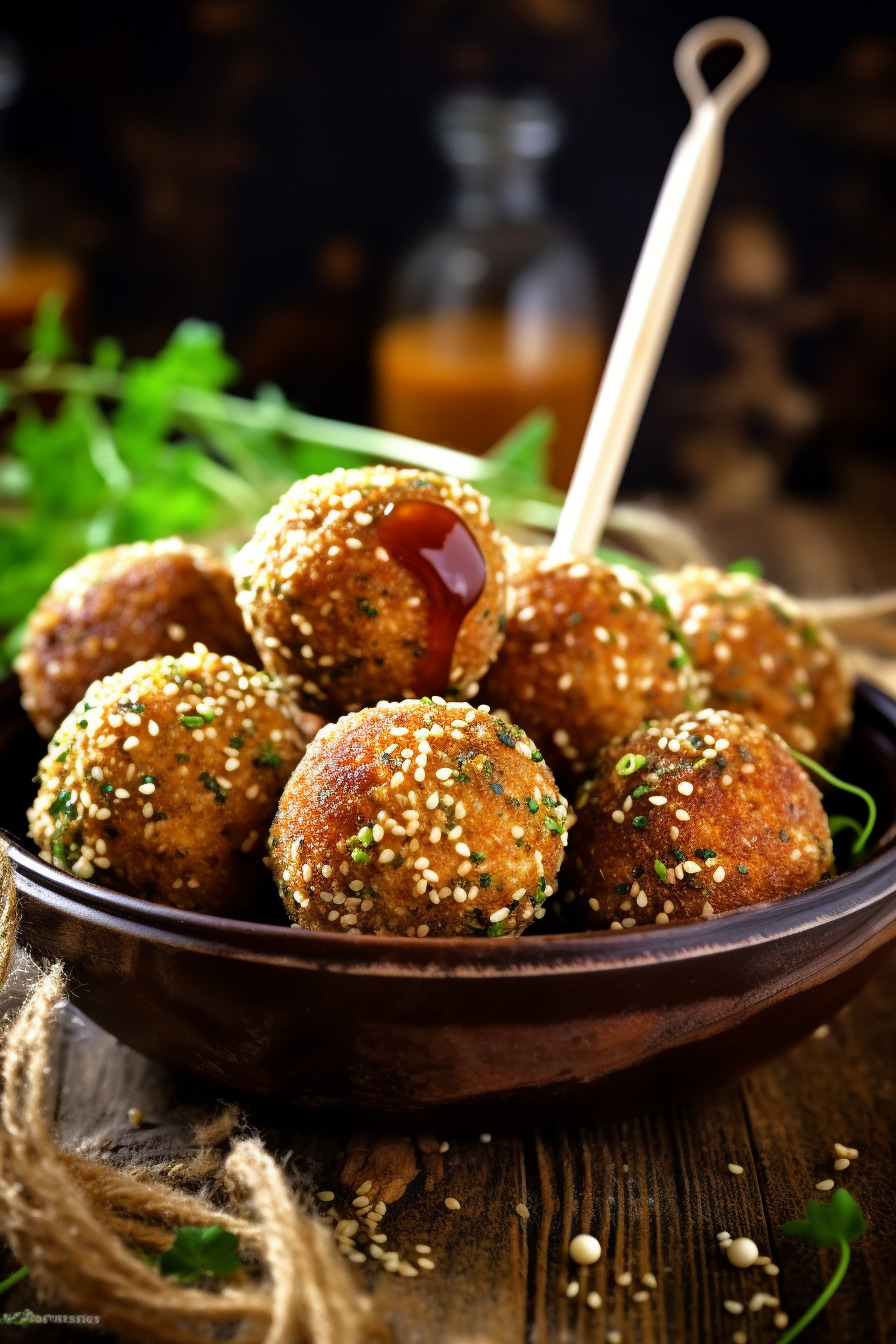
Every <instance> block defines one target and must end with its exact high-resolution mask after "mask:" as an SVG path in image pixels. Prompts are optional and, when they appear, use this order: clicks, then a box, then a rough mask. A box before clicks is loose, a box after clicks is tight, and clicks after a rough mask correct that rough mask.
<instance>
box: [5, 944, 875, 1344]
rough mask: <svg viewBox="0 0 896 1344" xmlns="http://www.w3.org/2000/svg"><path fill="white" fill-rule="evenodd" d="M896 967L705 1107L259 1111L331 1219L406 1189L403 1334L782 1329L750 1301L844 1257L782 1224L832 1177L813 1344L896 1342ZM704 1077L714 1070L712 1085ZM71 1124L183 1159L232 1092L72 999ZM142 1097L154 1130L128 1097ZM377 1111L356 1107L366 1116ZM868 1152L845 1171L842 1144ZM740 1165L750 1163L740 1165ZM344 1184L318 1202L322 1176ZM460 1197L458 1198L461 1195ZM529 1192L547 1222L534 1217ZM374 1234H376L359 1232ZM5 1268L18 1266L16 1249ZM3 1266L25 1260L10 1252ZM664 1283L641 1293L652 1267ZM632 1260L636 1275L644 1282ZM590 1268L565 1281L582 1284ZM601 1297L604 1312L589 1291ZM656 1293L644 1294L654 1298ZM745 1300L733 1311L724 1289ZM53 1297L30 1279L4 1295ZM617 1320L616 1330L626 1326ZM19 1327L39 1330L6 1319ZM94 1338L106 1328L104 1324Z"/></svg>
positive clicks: (816, 1275)
mask: <svg viewBox="0 0 896 1344" xmlns="http://www.w3.org/2000/svg"><path fill="white" fill-rule="evenodd" d="M894 970H896V963H894V960H893V958H892V957H891V958H890V959H889V960H888V961H887V962H886V963H885V964H884V966H883V967H882V968H881V969H880V970H879V971H878V972H877V973H876V975H875V977H874V979H873V980H872V981H871V982H870V983H869V985H868V986H867V988H865V989H864V990H863V991H862V992H861V994H860V995H859V996H858V997H857V998H856V999H855V1000H854V1001H853V1003H852V1004H850V1005H849V1006H848V1007H847V1008H846V1009H845V1010H844V1011H843V1012H842V1013H841V1014H840V1015H839V1016H838V1018H837V1019H836V1020H835V1021H834V1022H832V1023H831V1024H830V1025H829V1028H822V1029H821V1030H820V1031H819V1032H816V1033H815V1035H814V1036H813V1037H811V1038H809V1039H808V1040H806V1041H804V1042H803V1043H802V1044H801V1045H799V1046H797V1047H796V1048H794V1049H792V1050H790V1051H789V1052H788V1053H787V1054H784V1055H782V1056H781V1057H780V1058H779V1059H778V1060H776V1061H775V1062H773V1063H772V1064H770V1065H768V1066H766V1067H765V1068H763V1069H762V1070H760V1071H759V1072H757V1073H753V1074H751V1075H749V1076H748V1077H746V1078H744V1079H743V1080H742V1081H741V1082H740V1083H737V1084H734V1085H729V1086H726V1087H724V1088H718V1089H710V1090H708V1091H707V1092H706V1093H705V1094H703V1095H702V1096H699V1097H695V1098H694V1100H693V1101H692V1102H691V1103H690V1104H689V1105H687V1106H673V1107H669V1108H665V1109H664V1108H663V1107H662V1105H661V1103H662V1098H657V1103H658V1106H657V1110H656V1111H654V1112H652V1113H650V1114H647V1115H639V1116H632V1117H630V1118H628V1119H624V1120H615V1121H612V1122H607V1121H602V1120H600V1118H591V1119H588V1120H584V1121H583V1120H579V1119H577V1120H575V1121H570V1123H568V1124H566V1125H562V1126H559V1127H555V1128H535V1127H531V1126H529V1125H527V1124H526V1123H525V1121H524V1118H523V1117H521V1120H520V1124H519V1127H518V1128H517V1129H515V1130H513V1131H510V1132H508V1131H505V1132H498V1131H495V1132H493V1133H492V1134H491V1136H490V1141H488V1142H486V1141H484V1138H483V1136H480V1135H479V1134H478V1133H475V1132H442V1131H439V1132H437V1133H434V1134H426V1133H421V1132H418V1131H417V1130H413V1131H408V1132H406V1133H392V1134H382V1133H381V1134H377V1133H373V1132H370V1131H369V1130H368V1131H363V1130H361V1129H359V1128H357V1127H356V1126H355V1125H353V1124H346V1123H345V1122H344V1121H342V1122H334V1121H332V1120H331V1119H330V1118H326V1117H322V1116H319V1115H309V1114H307V1113H304V1114H302V1113H296V1112H288V1111H285V1110H283V1109H281V1108H278V1107H277V1106H276V1105H272V1104H271V1103H270V1102H266V1103H264V1104H258V1103H255V1104H251V1105H250V1108H249V1113H248V1118H249V1120H250V1122H251V1123H252V1124H253V1125H256V1126H258V1127H259V1129H260V1130H261V1132H262V1133H263V1135H264V1137H265V1138H266V1140H267V1142H268V1143H269V1145H270V1146H271V1147H272V1149H273V1150H274V1151H276V1152H277V1153H278V1154H279V1155H280V1157H281V1159H283V1161H284V1162H285V1165H286V1169H287V1170H288V1171H289V1173H290V1175H291V1176H292V1178H293V1179H294V1182H295V1186H296V1188H297V1190H298V1191H300V1192H302V1193H303V1195H305V1196H306V1197H307V1200H308V1202H309V1203H310V1204H311V1205H312V1206H314V1207H315V1208H316V1209H317V1211H318V1213H319V1214H320V1216H322V1217H325V1218H329V1219H331V1220H332V1221H333V1223H334V1224H335V1221H336V1219H337V1217H346V1218H347V1217H351V1214H352V1209H351V1201H352V1198H353V1197H354V1194H355V1191H356V1189H357V1187H358V1185H359V1184H360V1183H361V1182H362V1181H363V1180H364V1179H366V1178H373V1179H375V1180H377V1182H378V1183H385V1184H386V1185H387V1186H388V1187H389V1193H388V1196H387V1198H388V1210H387V1213H386V1215H385V1217H384V1218H383V1221H382V1225H381V1228H382V1231H383V1232H384V1233H385V1234H386V1235H387V1237H388V1242H387V1243H386V1248H387V1249H395V1250H398V1251H399V1252H400V1253H401V1254H402V1256H403V1257H405V1258H406V1259H407V1261H408V1262H409V1263H411V1264H414V1263H415V1262H416V1260H417V1259H418V1258H419V1253H418V1252H416V1251H415V1247H416V1246H417V1245H420V1244H423V1245H427V1246H430V1247H431V1248H432V1251H431V1255H430V1256H428V1257H426V1258H428V1259H430V1260H431V1261H432V1262H433V1264H434V1265H435V1268H434V1269H431V1270H426V1269H424V1270H422V1271H421V1272H420V1273H419V1274H418V1276H417V1277H400V1276H398V1275H396V1274H390V1273H386V1272H384V1271H383V1269H382V1267H381V1266H379V1265H378V1264H377V1263H376V1262H375V1261H373V1260H371V1259H369V1258H368V1259H367V1260H366V1261H365V1262H364V1264H362V1265H359V1266H358V1272H359V1273H360V1274H361V1275H363V1277H364V1278H365V1280H366V1282H367V1284H368V1286H369V1287H370V1289H371V1290H372V1292H373V1293H374V1294H375V1297H376V1299H377V1302H378V1305H379V1307H380V1308H381V1311H382V1313H383V1314H384V1315H385V1316H386V1318H387V1319H388V1321H389V1322H390V1324H391V1327H392V1330H393V1333H394V1338H395V1341H396V1344H448V1341H460V1340H464V1341H467V1342H468V1344H566V1341H570V1344H572V1342H573V1341H575V1344H591V1342H592V1341H593V1342H594V1344H597V1342H598V1341H610V1344H613V1341H617V1339H618V1341H619V1344H724V1342H727V1341H735V1344H739V1341H741V1340H743V1339H746V1340H747V1341H749V1344H761V1342H763V1341H773V1340H775V1339H777V1337H778V1335H779V1334H780V1330H778V1329H776V1328H775V1326H774V1324H773V1316H774V1308H771V1307H769V1306H765V1307H762V1308H761V1309H759V1310H758V1311H751V1310H750V1309H749V1301H750V1299H751V1297H752V1296H753V1295H754V1294H755V1293H757V1292H763V1293H768V1294H770V1295H778V1296H780V1300H781V1306H782V1309H783V1310H785V1311H787V1312H789V1313H790V1316H791V1319H796V1317H797V1316H798V1315H799V1314H800V1313H801V1312H802V1311H803V1310H804V1309H805V1307H806V1306H807V1305H808V1304H809V1303H810V1302H811V1301H812V1299H813V1298H814V1297H815V1296H816V1294H817V1293H818V1291H819V1290H820V1288H821V1286H822V1284H823V1283H824V1282H825V1281H826V1278H827V1276H828V1275H829V1274H830V1272H831V1270H832V1269H833V1263H834V1261H833V1259H832V1254H833V1253H830V1252H820V1251H818V1250H817V1249H816V1248H815V1247H813V1246H812V1245H810V1244H808V1243H804V1242H802V1241H796V1240H794V1239H792V1238H787V1237H783V1236H782V1235H781V1233H780V1230H779V1229H780V1226H781V1224H782V1223H783V1222H785V1221H787V1220H788V1219H791V1218H796V1217H800V1216H802V1210H803V1204H804V1202H805V1200H807V1199H811V1198H821V1199H827V1198H828V1197H829V1196H827V1195H819V1194H817V1192H816V1189H815V1186H816V1182H818V1181H821V1180H824V1179H827V1178H830V1177H835V1179H836V1183H837V1184H838V1185H840V1184H844V1185H846V1187H847V1188H848V1189H849V1190H850V1191H851V1192H852V1193H853V1194H854V1195H855V1197H856V1198H857V1199H858V1200H859V1203H860V1204H861V1207H862V1209H863V1211H864V1213H865V1215H866V1219H867V1222H868V1225H869V1231H868V1232H867V1234H866V1235H865V1236H864V1237H863V1238H862V1239H861V1240H860V1241H859V1242H857V1243H856V1244H855V1246H854V1259H853V1264H852V1267H851V1269H850V1271H849V1274H848V1276H847V1279H846V1282H845V1284H844V1286H843V1287H842V1288H841V1290H840V1291H839V1293H838V1294H837V1295H836V1297H835V1298H834V1300H833V1302H832V1304H831V1306H830V1307H829V1308H828V1310H827V1311H826V1313H825V1315H824V1316H823V1318H821V1319H820V1320H819V1321H817V1322H816V1323H815V1324H813V1326H812V1327H811V1328H810V1331H808V1332H807V1334H806V1336H805V1338H806V1340H807V1342H808V1341H810V1340H811V1341H814V1344H834V1341H836V1344H892V1341H893V1340H894V1339H896V1255H894V1249H896V1049H894V1042H896V976H894ZM707 1081H708V1082H709V1081H711V1080H707ZM56 1088H57V1094H56V1115H57V1119H58V1125H59V1133H60V1137H61V1139H62V1140H63V1141H65V1142H67V1143H70V1144H78V1145H80V1146H82V1147H83V1148H86V1149H88V1150H90V1151H97V1152H101V1153H104V1154H105V1155H106V1156H107V1157H108V1158H109V1160H112V1161H133V1160H134V1159H135V1157H139V1158H140V1159H142V1160H143V1161H149V1162H162V1163H163V1164H164V1163H170V1164H173V1163H174V1162H175V1161H176V1160H177V1158H178V1156H179V1154H180V1153H181V1151H182V1149H183V1145H184V1143H185V1141H186V1139H187V1136H188V1134H189V1117H191V1116H195V1114H196V1111H197V1108H198V1109H199V1110H203V1109H206V1110H207V1109H208V1108H210V1107H212V1106H213V1105H214V1104H215V1101H216V1096H215V1094H214V1093H212V1092H209V1091H207V1090H206V1089H205V1088H204V1086H203V1085H201V1084H197V1083H196V1082H195V1081H191V1080H185V1079H175V1078H173V1077H172V1076H171V1075H170V1074H169V1073H168V1072H167V1071H166V1070H165V1069H163V1068H162V1067H160V1066H158V1065H156V1064H153V1063H151V1062H150V1061H148V1060H146V1059H143V1058H142V1057H141V1056H139V1055H137V1054H135V1053H134V1052H133V1051H131V1050H130V1049H128V1048H127V1047H125V1046H123V1045H120V1044H118V1043H117V1042H115V1041H114V1040H113V1039H112V1038H111V1037H109V1036H108V1035H106V1034H105V1033H104V1032H102V1031H100V1030H99V1029H98V1028H97V1027H95V1026H94V1025H93V1024H92V1023H90V1022H89V1021H88V1020H86V1019H85V1018H83V1017H81V1016H80V1015H79V1014H78V1012H77V1011H76V1009H70V1010H69V1012H68V1016H67V1020H66V1025H65V1029H64V1037H63V1042H62V1049H61V1052H60V1070H59V1076H58V1080H57V1083H56ZM134 1106H139V1107H140V1108H141V1109H142V1110H143V1112H144V1116H145V1120H144V1124H143V1126H142V1127H141V1128H140V1129H134V1128H133V1127H132V1126H129V1124H128V1121H127V1112H128V1109H129V1108H130V1107H134ZM363 1123H366V1122H365V1120H364V1119H362V1118H361V1117H359V1119H358V1121H357V1124H358V1125H361V1124H363ZM835 1142H840V1143H843V1144H847V1145H851V1146H854V1147H856V1148H858V1149H859V1152H860V1157H859V1158H858V1160H856V1161H854V1162H853V1163H852V1165H851V1166H850V1168H849V1170H848V1171H845V1172H843V1173H835V1172H834V1170H833V1159H834V1152H833V1144H834V1143H835ZM729 1162H732V1163H737V1164H739V1165H741V1166H742V1167H743V1168H744V1171H743V1174H742V1175H733V1174H731V1173H730V1172H729V1170H728V1163H729ZM322 1189H327V1190H332V1191H334V1192H335V1193H336V1200H335V1201H334V1202H333V1203H332V1204H329V1205H322V1204H320V1203H319V1202H318V1201H316V1200H315V1199H314V1192H315V1191H317V1190H322ZM447 1197H454V1198H455V1199H457V1200H458V1201H459V1203H460V1209H459V1210H456V1211H449V1210H448V1209H447V1208H446V1207H445V1199H446V1198H447ZM518 1205H525V1207H526V1208H527V1209H528V1211H529V1216H528V1218H527V1219H524V1218H522V1217H521V1216H520V1214H519V1213H517V1211H516V1209H517V1206H518ZM583 1229H586V1230H589V1231H591V1232H592V1233H593V1234H594V1235H596V1236H597V1237H598V1238H599V1240H600V1241H601V1243H602V1245H603V1256H602V1258H601V1260H600V1262H599V1264H598V1265H597V1266H596V1267H595V1268H590V1269H588V1270H585V1271H576V1267H575V1266H574V1265H572V1264H571V1263H570V1261H569V1258H568V1254H567V1248H568V1244H569V1240H570V1237H571V1236H572V1235H574V1234H575V1233H577V1232H579V1231H581V1230H583ZM721 1231H728V1232H730V1233H731V1234H732V1235H733V1236H737V1235H746V1236H750V1237H752V1238H753V1239H754V1240H755V1241H756V1242H757V1243H758V1245H759V1248H760V1251H761V1252H763V1253H766V1254H769V1255H770V1256H771V1257H772V1259H773V1261H774V1263H775V1264H777V1265H779V1266H780V1274H779V1275H778V1276H777V1277H771V1276H769V1275H768V1274H766V1273H765V1272H764V1270H763V1269H761V1268H755V1267H754V1268H752V1269H749V1270H737V1269H735V1268H733V1267H732V1266H731V1265H730V1264H729V1263H728V1262H727V1260H726V1258H725V1257H724V1255H723V1254H722V1253H721V1252H720V1250H719V1248H718V1244H717V1235H716V1234H717V1233H718V1232H721ZM359 1240H360V1238H359ZM6 1261H7V1262H8V1265H9V1268H12V1267H13V1263H12V1261H11V1260H9V1257H8V1253H7V1256H6ZM4 1272H8V1269H5V1268H4ZM645 1274H647V1275H650V1274H652V1275H654V1276H655V1279H656V1287H655V1288H653V1287H650V1288H645V1287H644V1285H643V1283H642V1276H643V1275H645ZM626 1275H631V1281H630V1283H628V1282H626V1278H625V1276H626ZM571 1279H572V1280H577V1281H579V1282H580V1284H581V1288H580V1291H579V1293H578V1296H576V1297H575V1298H573V1299H570V1298H569V1297H568V1296H567V1285H568V1284H569V1282H570V1280H571ZM595 1290H596V1291H597V1292H598V1293H599V1294H600V1297H601V1300H602V1305H601V1306H600V1307H598V1308H594V1307H593V1306H591V1305H589V1303H588V1300H587V1299H588V1294H589V1293H591V1292H593V1291H595ZM645 1294H646V1296H645ZM726 1300H732V1301H739V1302H742V1303H744V1304H745V1310H744V1311H743V1313H742V1314H741V1315H737V1316H735V1315H732V1314H731V1313H730V1312H729V1311H728V1310H727V1309H726V1307H725V1305H724V1304H725V1301H726ZM26 1306H31V1307H33V1308H34V1309H35V1310H39V1307H38V1306H37V1304H36V1301H35V1299H34V1298H33V1296H32V1294H31V1291H30V1289H29V1286H28V1284H27V1281H26V1282H25V1283H24V1284H22V1285H21V1286H19V1287H18V1288H17V1289H15V1290H14V1292H13V1293H11V1294H10V1295H9V1296H8V1298H7V1299H6V1300H5V1301H4V1303H3V1307H4V1309H5V1310H7V1311H9V1310H19V1309H21V1308H23V1307H26ZM29 1329H30V1331H32V1332H36V1333H33V1334H31V1335H29V1336H27V1337H30V1338H39V1339H40V1340H41V1341H42V1344H57V1341H59V1344H63V1342H66V1344H75V1341H78V1340H80V1339H82V1338H86V1337H87V1336H88V1332H86V1331H84V1330H82V1329H75V1328H70V1327H60V1326H50V1325H44V1326H31V1327H29ZM614 1332H618V1336H617V1334H615V1333H614ZM5 1334H6V1336H7V1337H10V1338H16V1339H19V1340H21V1339H22V1333H21V1331H18V1332H17V1333H16V1334H15V1335H14V1336H13V1335H12V1334H11V1331H10V1330H9V1329H7V1331H6V1332H5ZM89 1335H90V1337H92V1338H94V1339H95V1338H96V1337H97V1336H96V1332H95V1331H90V1332H89Z"/></svg>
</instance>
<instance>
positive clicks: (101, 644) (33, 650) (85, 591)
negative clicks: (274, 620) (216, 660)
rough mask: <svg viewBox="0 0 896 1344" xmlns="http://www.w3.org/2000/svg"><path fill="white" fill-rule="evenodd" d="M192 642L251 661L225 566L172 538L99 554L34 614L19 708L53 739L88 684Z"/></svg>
mask: <svg viewBox="0 0 896 1344" xmlns="http://www.w3.org/2000/svg"><path fill="white" fill-rule="evenodd" d="M196 640H199V641H200V642H201V643H203V644H207V645H208V646H209V648H213V649H218V650H220V652H221V653H232V654H234V655H235V656H236V657H237V658H242V659H244V660H246V661H248V662H250V663H254V662H256V654H255V650H254V649H253V647H252V642H251V640H250V639H249V638H248V637H247V635H246V631H245V629H244V628H243V623H242V619H241V617H240V612H239V609H238V607H237V605H236V592H235V590H234V586H233V575H232V573H231V571H230V567H229V565H228V564H227V563H226V562H225V561H224V560H222V559H221V558H220V557H219V556H217V555H213V554H212V552H211V551H208V550H206V549H205V547H204V546H190V545H188V544H187V543H186V542H184V541H181V540H179V538H177V537H170V538H168V539H167V540H165V541H154V542H137V543H135V544H134V545H132V546H113V547H111V548H110V549H109V550H106V551H95V552H94V553H93V554H92V555H87V556H85V557H84V559H83V560H79V561H78V563H77V564H76V565H72V567H71V568H70V569H67V570H65V572H64V573H63V574H60V575H59V577H58V578H57V579H56V581H55V582H54V584H53V586H52V587H51V588H50V590H49V592H48V593H46V594H45V595H44V597H42V598H41V600H40V602H38V604H37V606H36V607H35V609H34V611H33V612H32V614H31V617H30V619H29V621H28V626H27V630H26V633H25V644H24V648H23V650H22V653H21V655H20V656H19V658H18V660H17V662H16V671H17V672H18V674H19V680H20V681H21V683H22V705H23V706H24V708H25V710H26V712H27V713H28V714H29V716H30V717H31V719H32V721H33V723H34V726H35V727H36V728H37V731H38V732H39V733H40V734H41V736H42V737H47V738H49V737H52V736H53V732H54V731H55V729H56V726H57V724H59V723H61V722H62V720H63V719H64V718H65V716H66V714H68V712H69V710H70V709H71V708H72V706H73V705H74V704H75V703H76V702H77V701H78V700H80V699H81V698H82V697H83V695H84V693H85V691H86V690H87V687H88V686H89V685H90V683H91V682H92V681H97V680H98V679H99V678H100V677H105V676H106V675H107V674H108V673H109V672H119V671H121V669H122V668H124V667H129V666H130V664H131V663H136V662H138V661H140V660H141V659H143V658H152V657H154V656H161V655H162V654H165V653H183V652H184V650H185V649H190V648H192V647H193V644H194V642H195V641H196Z"/></svg>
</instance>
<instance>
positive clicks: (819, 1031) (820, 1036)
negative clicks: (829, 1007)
mask: <svg viewBox="0 0 896 1344" xmlns="http://www.w3.org/2000/svg"><path fill="white" fill-rule="evenodd" d="M830 1034H831V1029H830V1027H829V1026H828V1024H827V1022H822V1024H821V1026H820V1027H816V1028H815V1030H814V1031H813V1033H812V1035H813V1036H814V1037H815V1039H816V1041H823V1040H824V1038H825V1036H830Z"/></svg>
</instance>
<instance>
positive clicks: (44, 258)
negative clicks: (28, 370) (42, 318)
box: [0, 250, 84, 368]
mask: <svg viewBox="0 0 896 1344" xmlns="http://www.w3.org/2000/svg"><path fill="white" fill-rule="evenodd" d="M51 292H54V293H56V294H59V295H60V297H61V299H62V310H63V313H64V316H65V320H66V322H67V323H68V325H69V326H70V327H74V328H75V329H77V328H78V326H79V325H80V323H81V320H82V318H83V303H84V284H83V280H82V276H81V272H80V270H79V269H78V267H77V266H76V265H75V264H74V263H73V262H71V261H68V260H67V259H66V258H65V257H63V256H59V255H57V254H55V253H51V252H26V251H24V250H23V251H21V252H19V251H12V252H9V253H7V254H6V255H5V256H0V367H3V368H9V367H10V366H12V365H16V364H21V362H22V360H23V359H24V358H25V347H24V345H23V344H22V333H23V332H25V331H26V330H27V328H28V327H30V326H31V324H32V322H33V321H34V314H35V312H36V310H37V306H38V304H39V303H40V301H41V299H42V298H43V296H44V294H48V293H51Z"/></svg>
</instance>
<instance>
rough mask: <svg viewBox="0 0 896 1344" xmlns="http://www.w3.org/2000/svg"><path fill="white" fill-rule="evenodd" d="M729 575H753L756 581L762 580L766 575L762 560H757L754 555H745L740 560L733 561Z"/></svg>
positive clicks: (729, 568) (729, 567)
mask: <svg viewBox="0 0 896 1344" xmlns="http://www.w3.org/2000/svg"><path fill="white" fill-rule="evenodd" d="M728 573H729V574H751V575H752V576H753V578H754V579H761V578H762V576H763V574H764V573H765V570H764V567H763V564H762V561H761V560H757V559H756V557H755V556H753V555H745V556H743V557H742V558H741V559H740V560H732V561H731V564H730V565H729V566H728Z"/></svg>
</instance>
